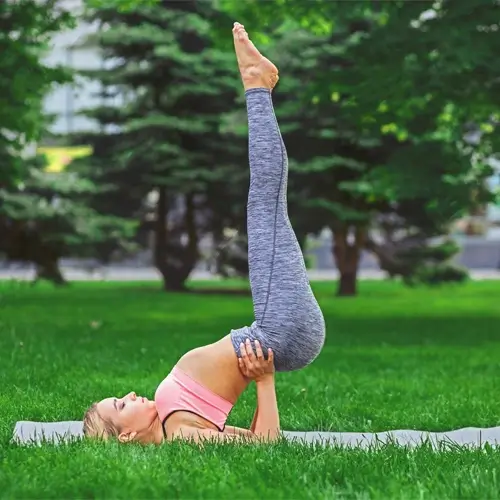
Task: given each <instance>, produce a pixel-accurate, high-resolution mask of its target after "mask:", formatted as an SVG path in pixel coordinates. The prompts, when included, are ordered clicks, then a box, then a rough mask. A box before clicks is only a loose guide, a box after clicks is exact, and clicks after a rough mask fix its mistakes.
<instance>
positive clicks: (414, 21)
mask: <svg viewBox="0 0 500 500" xmlns="http://www.w3.org/2000/svg"><path fill="white" fill-rule="evenodd" d="M279 3H280V5H279V8H277V7H278V5H277V4H275V3H273V4H271V3H267V4H262V3H260V4H259V5H258V6H256V4H255V3H253V2H245V3H238V4H237V5H235V3H234V2H230V1H228V2H226V5H228V4H230V6H231V11H232V12H233V13H237V12H238V11H239V12H241V13H242V15H241V18H242V19H243V18H244V19H245V23H246V24H247V25H250V24H253V25H256V26H258V25H260V26H262V25H266V26H271V27H272V28H274V31H273V36H272V39H276V38H279V37H280V34H282V33H287V31H294V34H293V35H292V34H290V37H289V39H290V40H291V42H290V43H289V44H288V45H289V48H290V47H291V46H293V44H294V43H295V44H296V49H295V52H294V55H293V56H292V57H291V58H289V59H285V57H286V50H283V51H281V53H279V54H280V55H279V59H278V61H277V62H278V64H279V63H280V62H281V64H283V66H284V67H286V70H287V77H289V76H290V75H291V73H292V71H291V66H292V65H293V64H294V63H295V66H298V71H299V73H297V74H295V75H294V76H295V78H298V79H299V84H298V85H296V86H295V87H294V88H293V87H292V88H293V89H294V90H295V96H294V101H299V102H300V105H301V106H302V108H303V109H302V110H301V109H299V110H298V114H297V113H296V114H295V117H294V118H292V121H295V123H300V126H299V133H298V134H295V136H293V134H292V136H291V139H290V140H288V142H287V144H290V145H292V148H293V147H294V146H295V152H294V151H293V149H292V151H291V157H293V159H294V160H296V162H297V164H298V165H299V166H298V168H299V169H301V170H302V171H303V173H304V175H305V178H304V182H303V183H302V184H303V185H304V186H307V192H306V195H307V199H308V202H307V204H308V205H311V204H314V205H315V206H316V208H317V209H322V210H323V212H325V215H324V217H323V218H324V220H325V225H328V226H330V227H331V228H332V230H333V233H334V240H335V246H334V253H335V257H336V261H337V265H338V266H339V270H340V273H341V280H340V289H339V294H341V295H344V294H354V293H355V272H356V269H357V265H358V261H359V252H360V249H361V248H363V247H364V246H368V247H369V248H371V249H372V250H374V251H375V246H374V245H375V244H374V240H373V238H371V237H370V233H369V232H368V229H369V228H370V226H371V225H372V223H373V222H374V221H376V218H374V215H376V214H386V215H390V214H393V215H398V217H399V219H401V217H404V218H405V223H406V228H407V232H408V235H409V236H411V235H412V234H413V233H415V231H417V232H419V235H420V236H419V238H420V242H422V241H425V240H427V239H428V238H429V237H432V236H435V235H436V234H435V231H436V229H437V228H439V229H440V230H441V231H443V232H446V231H447V227H446V226H447V224H449V222H450V220H452V219H453V218H454V217H457V216H458V215H460V214H461V213H463V212H464V211H465V210H467V209H468V208H470V207H471V206H473V205H476V204H478V203H483V202H485V201H487V200H488V199H490V193H488V191H487V189H485V183H484V181H485V179H486V178H487V177H488V175H490V172H491V169H490V168H489V167H488V166H487V162H486V161H485V160H486V155H487V154H488V153H491V152H492V151H493V150H494V148H495V142H494V137H495V133H496V130H495V127H494V119H495V118H494V117H493V116H491V109H492V108H491V107H489V106H488V105H487V103H490V104H493V105H494V104H495V103H496V99H497V98H498V97H497V96H496V95H493V93H492V91H493V90H494V89H495V88H496V85H497V84H498V78H497V79H495V75H498V72H496V73H495V70H493V71H491V72H490V71H488V72H486V73H485V77H486V78H485V80H484V82H483V83H484V84H485V85H486V87H487V89H488V90H487V91H481V92H475V90H474V89H477V87H478V85H479V83H480V82H479V81H478V78H477V77H476V76H473V75H471V74H469V73H468V71H469V70H471V69H472V68H473V67H474V66H476V68H477V69H478V70H479V69H480V68H481V67H482V65H484V64H487V61H488V60H489V57H490V56H491V54H490V53H489V51H488V50H487V49H486V47H485V45H486V44H487V38H486V37H485V36H483V35H479V36H476V35H477V33H476V31H477V30H478V29H479V28H478V27H477V24H475V22H476V21H475V20H473V21H471V19H469V18H467V13H468V10H467V9H464V8H460V7H455V5H456V4H452V3H451V2H442V3H441V4H440V6H439V9H438V10H439V12H438V13H437V14H436V16H435V19H438V20H439V22H436V24H432V25H429V24H428V23H426V22H424V21H422V20H420V21H418V19H419V16H421V14H422V11H423V10H424V9H425V8H426V7H425V6H424V5H423V4H421V3H420V4H419V3H418V2H409V3H408V2H386V3H377V4H375V3H370V2H322V3H321V4H318V3H317V2H316V3H315V2H300V1H299V0H289V1H288V0H283V1H281V2H279ZM469 5H471V9H472V10H477V11H479V12H480V13H481V16H482V17H480V19H487V16H486V17H485V12H489V13H490V14H491V13H492V12H493V10H492V9H496V8H497V6H493V4H492V3H491V2H484V1H480V0H476V1H474V2H471V3H470V4H469ZM292 12H293V20H292V19H290V14H291V13H292ZM243 14H244V15H243ZM235 15H236V14H235ZM427 16H428V19H430V18H431V17H432V15H429V14H427ZM474 19H477V18H474ZM457 20H459V21H460V23H461V24H462V28H464V29H466V28H467V29H468V31H470V32H471V36H472V35H474V36H472V40H473V41H474V42H475V43H476V44H477V48H478V50H479V53H480V57H479V58H478V60H477V61H476V60H474V61H472V60H471V54H472V53H473V49H472V51H471V50H470V49H467V50H466V46H468V45H469V38H467V44H466V43H465V41H464V43H461V46H460V49H461V50H459V51H458V53H457V54H458V55H456V56H455V51H454V48H453V44H452V43H450V42H451V41H452V40H453V39H454V34H455V31H454V30H455V25H454V23H455V22H456V21H457ZM467 23H468V24H467ZM297 24H299V26H297ZM299 27H300V28H302V29H304V28H305V29H306V30H308V31H310V32H311V31H312V32H313V33H314V36H313V37H312V38H309V39H307V38H306V37H299V36H298V34H297V33H298V32H297V29H298V28H299ZM261 35H262V36H261V39H262V40H264V41H265V39H266V36H267V35H269V31H265V32H264V33H261ZM461 36H463V32H462V34H461ZM388 40H390V41H391V43H388ZM463 40H465V38H463ZM496 42H498V39H497V40H496ZM493 46H494V44H493ZM276 52H277V53H278V49H277V50H276ZM394 61H396V63H395V62H394ZM398 64H399V67H398V66H397V65H398ZM494 68H496V66H494ZM402 69H404V70H405V73H402ZM458 71H467V77H466V78H465V82H464V83H465V85H466V86H467V88H466V89H462V87H461V86H460V91H457V90H456V87H457V86H456V85H455V84H454V82H455V79H456V78H457V72H458ZM476 74H477V73H476ZM297 75H300V76H298V77H297ZM282 81H283V82H285V81H286V79H283V80H282ZM452 87H453V88H452ZM388 89H390V90H391V91H390V93H388ZM290 90H291V87H289V88H288V91H290ZM466 101H467V102H466ZM305 106H309V109H306V108H305ZM492 121H493V123H492ZM471 122H472V123H475V124H476V126H477V125H479V126H480V127H482V129H483V131H484V132H485V133H486V132H487V133H489V135H488V136H487V137H484V138H483V140H482V141H481V143H480V144H476V145H474V144H471V143H470V141H467V140H466V139H465V138H464V133H465V131H466V130H465V126H466V125H467V124H468V123H471ZM296 128H297V127H296ZM314 136H315V137H314ZM313 137H314V140H313ZM410 206H411V207H413V210H415V208H416V207H417V208H418V210H417V214H415V213H411V212H408V210H407V208H408V207H410ZM326 212H330V216H329V217H328V215H327V214H326ZM328 218H329V220H330V222H328ZM429 220H432V221H433V222H432V224H429V223H428V221H429ZM424 221H427V222H426V223H425V224H426V226H425V227H418V226H415V224H422V223H423V222H424ZM379 250H380V249H379ZM376 253H377V254H378V255H380V252H376Z"/></svg>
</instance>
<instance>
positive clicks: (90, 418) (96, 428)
mask: <svg viewBox="0 0 500 500" xmlns="http://www.w3.org/2000/svg"><path fill="white" fill-rule="evenodd" d="M119 433H120V431H119V429H118V428H117V427H116V426H115V425H114V424H113V422H110V421H109V420H106V419H104V418H103V417H102V416H101V415H100V413H99V411H98V410H97V403H93V404H92V406H91V407H90V408H89V409H88V410H87V411H86V412H85V415H84V416H83V434H84V435H85V437H88V438H100V439H104V440H107V439H109V438H112V437H117V436H118V434H119Z"/></svg>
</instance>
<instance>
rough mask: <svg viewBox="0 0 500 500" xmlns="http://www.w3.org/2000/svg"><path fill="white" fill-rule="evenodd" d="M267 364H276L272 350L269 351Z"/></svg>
mask: <svg viewBox="0 0 500 500" xmlns="http://www.w3.org/2000/svg"><path fill="white" fill-rule="evenodd" d="M267 362H268V363H269V364H270V365H272V364H274V352H273V350H272V349H268V350H267Z"/></svg>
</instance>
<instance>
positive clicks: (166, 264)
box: [154, 187, 198, 292]
mask: <svg viewBox="0 0 500 500" xmlns="http://www.w3.org/2000/svg"><path fill="white" fill-rule="evenodd" d="M158 194H159V197H158V204H157V212H156V231H155V236H156V240H155V255H154V260H155V266H156V268H157V269H158V271H159V272H160V274H161V275H162V278H163V289H164V290H165V291H169V292H183V291H186V280H187V279H188V277H189V275H190V274H191V271H192V270H193V268H194V266H195V265H196V262H197V261H198V236H197V232H196V220H195V207H194V200H193V195H191V194H188V195H186V200H185V201H186V212H185V216H184V227H183V228H181V231H176V232H177V233H180V234H182V232H183V231H182V229H185V230H186V233H187V236H188V241H187V244H186V245H182V242H181V241H180V237H178V236H175V235H174V234H173V233H174V231H171V232H170V234H169V231H168V230H167V226H166V217H167V211H168V199H167V190H166V188H165V187H160V188H158ZM176 238H178V239H179V241H177V240H176Z"/></svg>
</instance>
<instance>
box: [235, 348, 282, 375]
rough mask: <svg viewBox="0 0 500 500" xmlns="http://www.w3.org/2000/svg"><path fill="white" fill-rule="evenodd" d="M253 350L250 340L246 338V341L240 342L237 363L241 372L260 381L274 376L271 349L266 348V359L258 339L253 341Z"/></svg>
mask: <svg viewBox="0 0 500 500" xmlns="http://www.w3.org/2000/svg"><path fill="white" fill-rule="evenodd" d="M255 352H256V353H257V355H255V354H254V352H253V349H252V344H251V343H250V340H249V339H247V341H246V343H245V344H243V343H241V344H240V353H241V358H238V364H239V367H240V371H241V373H243V375H244V376H245V377H246V378H248V379H250V380H255V382H262V380H265V379H268V378H272V377H273V376H274V354H273V351H272V350H271V349H268V350H267V354H268V356H267V360H266V359H264V353H263V352H262V347H261V346H260V342H259V341H258V340H256V341H255Z"/></svg>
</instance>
